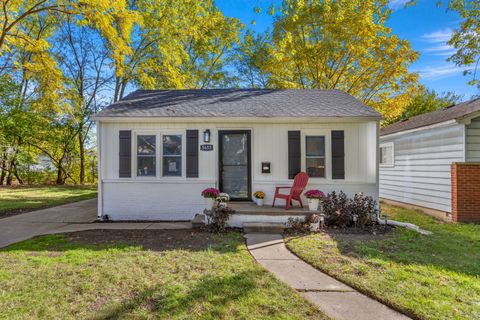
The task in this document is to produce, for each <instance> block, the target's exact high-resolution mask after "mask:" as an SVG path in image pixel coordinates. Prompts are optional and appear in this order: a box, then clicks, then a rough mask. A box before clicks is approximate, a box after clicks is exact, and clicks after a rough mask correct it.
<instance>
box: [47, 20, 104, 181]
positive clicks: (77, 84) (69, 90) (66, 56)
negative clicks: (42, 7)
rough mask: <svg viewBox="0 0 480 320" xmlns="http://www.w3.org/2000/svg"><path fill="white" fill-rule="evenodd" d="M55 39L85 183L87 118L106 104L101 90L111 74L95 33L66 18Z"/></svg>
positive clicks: (88, 124) (65, 95) (87, 135)
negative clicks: (102, 104)
mask: <svg viewBox="0 0 480 320" xmlns="http://www.w3.org/2000/svg"><path fill="white" fill-rule="evenodd" d="M58 33H59V34H58V36H57V37H56V38H55V41H56V43H58V45H57V46H56V47H55V48H54V50H53V51H54V54H55V57H56V58H57V60H58V61H59V67H60V69H61V71H62V75H63V82H64V88H65V94H64V100H65V103H66V104H67V105H68V106H69V108H68V109H67V112H68V117H69V118H70V121H69V124H71V125H73V126H74V132H75V131H76V132H77V135H76V136H75V137H74V138H75V139H76V140H77V143H78V154H79V157H80V164H79V166H80V168H79V182H80V183H81V184H83V183H84V182H85V165H86V164H85V158H86V149H87V145H86V144H87V142H88V141H87V140H88V138H89V136H90V135H89V133H90V130H91V128H92V125H93V122H92V121H91V120H90V116H91V115H93V114H94V113H95V112H97V111H98V108H99V105H100V104H101V103H102V102H105V101H106V97H105V95H104V94H105V90H106V89H107V84H108V83H109V81H110V79H111V78H112V75H111V73H110V72H108V71H107V69H109V65H108V63H109V60H108V54H107V50H106V49H105V47H104V45H103V40H102V38H101V37H100V36H99V35H98V33H97V32H96V31H95V30H93V29H91V28H88V27H79V26H78V25H76V24H74V23H72V22H71V21H70V19H67V21H65V23H64V24H63V25H62V26H61V27H60V30H59V32H58Z"/></svg>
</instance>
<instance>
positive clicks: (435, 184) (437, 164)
mask: <svg viewBox="0 0 480 320" xmlns="http://www.w3.org/2000/svg"><path fill="white" fill-rule="evenodd" d="M479 128H480V126H479ZM463 132H464V129H463V125H460V124H455V125H450V126H445V127H437V128H430V129H425V130H421V131H417V132H412V133H407V134H404V135H398V136H394V137H392V138H388V137H386V138H381V139H380V141H381V143H385V142H393V143H394V152H395V155H394V164H395V165H394V166H393V167H380V197H381V198H385V199H390V200H395V201H400V202H404V203H409V204H413V205H417V206H423V207H427V208H432V209H435V210H441V211H446V212H451V179H450V165H451V163H452V162H457V161H463V160H464V159H463V156H464V149H463Z"/></svg>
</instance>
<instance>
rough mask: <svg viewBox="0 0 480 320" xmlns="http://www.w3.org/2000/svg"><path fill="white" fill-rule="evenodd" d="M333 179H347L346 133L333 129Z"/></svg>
mask: <svg viewBox="0 0 480 320" xmlns="http://www.w3.org/2000/svg"><path fill="white" fill-rule="evenodd" d="M332 179H345V134H344V132H343V130H336V131H332Z"/></svg>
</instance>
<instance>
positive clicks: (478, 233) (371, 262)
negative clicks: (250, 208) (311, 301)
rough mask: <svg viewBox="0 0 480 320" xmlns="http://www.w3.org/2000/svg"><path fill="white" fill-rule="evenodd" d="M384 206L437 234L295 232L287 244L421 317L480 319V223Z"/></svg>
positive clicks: (340, 276)
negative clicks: (360, 236) (371, 236)
mask: <svg viewBox="0 0 480 320" xmlns="http://www.w3.org/2000/svg"><path fill="white" fill-rule="evenodd" d="M382 210H383V211H384V212H389V213H390V214H391V216H392V219H395V220H398V221H408V222H411V223H415V224H417V225H419V226H420V227H422V228H424V229H426V230H430V231H432V232H433V235H429V236H425V235H420V234H418V233H416V232H414V231H410V230H407V229H404V228H396V229H395V230H394V231H393V233H392V234H390V235H389V236H387V237H379V239H377V240H375V239H370V240H358V239H356V240H352V239H350V240H348V239H346V238H345V237H343V239H342V237H338V236H337V237H335V236H332V237H330V236H328V235H326V234H314V235H308V236H304V237H290V238H289V239H288V244H287V246H288V248H289V249H290V250H292V251H293V252H294V253H295V254H297V255H298V256H300V257H301V258H302V259H304V260H305V261H307V262H309V263H310V264H312V265H314V266H315V267H317V268H318V269H320V270H323V271H325V272H326V273H328V274H330V275H332V276H334V277H335V278H337V279H340V280H342V281H344V282H346V283H348V284H350V285H351V286H353V287H355V288H357V289H359V290H361V291H363V292H365V293H367V294H369V295H371V296H373V297H376V298H377V299H378V300H381V301H384V302H386V303H387V304H390V305H391V306H395V307H396V308H398V309H400V310H403V311H405V312H406V313H408V314H411V315H414V316H416V317H418V318H422V319H480V225H467V224H457V225H454V224H445V223H442V222H439V221H437V220H435V219H433V218H430V217H428V216H426V215H424V214H421V213H420V212H419V211H415V210H410V209H402V208H398V207H393V206H389V205H386V204H384V205H383V206H382ZM380 238H381V239H380Z"/></svg>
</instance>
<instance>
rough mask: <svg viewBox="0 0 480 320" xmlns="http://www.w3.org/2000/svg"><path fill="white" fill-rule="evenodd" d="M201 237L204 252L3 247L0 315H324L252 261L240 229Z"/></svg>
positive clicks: (122, 246) (46, 243)
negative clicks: (204, 242)
mask: <svg viewBox="0 0 480 320" xmlns="http://www.w3.org/2000/svg"><path fill="white" fill-rule="evenodd" d="M155 232H159V233H161V232H168V231H155ZM206 235H207V236H208V237H213V240H212V241H213V244H211V245H209V246H208V247H207V248H205V249H198V248H197V249H188V248H185V247H184V248H173V249H166V250H145V249H143V247H142V246H139V245H132V244H128V243H122V242H116V241H113V242H111V243H108V244H88V243H87V244H79V243H78V242H72V240H71V238H68V237H66V236H64V235H49V236H43V237H40V238H36V239H33V240H29V241H25V242H22V243H18V244H15V245H12V246H10V247H8V248H6V249H3V250H0V283H1V286H0V318H5V319H15V318H23V319H34V318H57V319H78V318H80V319H85V318H89V319H90V318H92V319H132V318H133V319H157V318H162V319H265V318H271V319H325V316H324V315H323V314H322V313H321V312H320V311H318V310H317V309H315V308H314V307H313V306H312V305H310V304H309V303H308V302H306V301H305V300H304V299H303V298H302V297H301V296H300V295H299V294H298V293H297V292H296V291H295V290H293V289H291V288H289V287H287V286H286V285H284V284H283V283H281V282H280V281H278V280H276V279H275V278H274V277H273V276H272V275H271V274H269V273H268V272H267V271H265V270H264V269H263V268H262V267H260V266H259V265H258V264H257V263H255V262H254V260H253V258H252V257H251V256H250V255H249V253H248V251H247V250H246V247H245V244H244V241H243V239H242V237H241V235H240V234H239V233H229V234H225V235H213V236H212V235H210V234H206Z"/></svg>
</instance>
